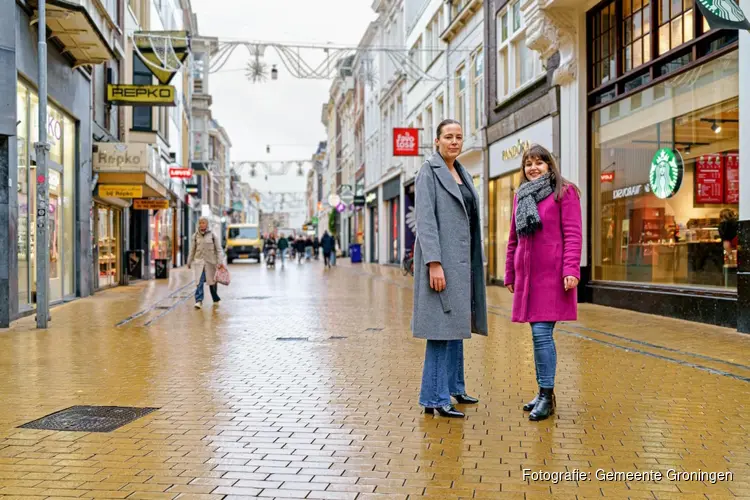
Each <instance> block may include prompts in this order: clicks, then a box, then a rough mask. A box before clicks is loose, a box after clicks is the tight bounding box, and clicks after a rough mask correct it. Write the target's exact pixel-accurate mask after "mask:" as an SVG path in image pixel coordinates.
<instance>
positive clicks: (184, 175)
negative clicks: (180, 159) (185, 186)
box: [169, 167, 193, 179]
mask: <svg viewBox="0 0 750 500" xmlns="http://www.w3.org/2000/svg"><path fill="white" fill-rule="evenodd" d="M192 176H193V169H192V168H182V167H169V177H171V178H172V179H190V178H191V177H192Z"/></svg>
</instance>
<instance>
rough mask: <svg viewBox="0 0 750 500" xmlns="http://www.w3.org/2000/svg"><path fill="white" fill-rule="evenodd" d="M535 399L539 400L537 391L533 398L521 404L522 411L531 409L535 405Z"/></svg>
mask: <svg viewBox="0 0 750 500" xmlns="http://www.w3.org/2000/svg"><path fill="white" fill-rule="evenodd" d="M540 392H541V389H540ZM537 401H539V393H537V395H536V396H534V399H532V400H531V401H529V402H528V403H526V404H525V405H523V411H531V410H533V409H534V407H535V406H536V403H537Z"/></svg>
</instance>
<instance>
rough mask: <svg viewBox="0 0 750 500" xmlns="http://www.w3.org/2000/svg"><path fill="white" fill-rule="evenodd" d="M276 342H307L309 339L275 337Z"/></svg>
mask: <svg viewBox="0 0 750 500" xmlns="http://www.w3.org/2000/svg"><path fill="white" fill-rule="evenodd" d="M276 340H280V341H283V342H307V341H308V340H309V339H308V338H307V337H276Z"/></svg>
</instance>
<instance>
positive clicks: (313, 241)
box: [312, 234, 320, 260]
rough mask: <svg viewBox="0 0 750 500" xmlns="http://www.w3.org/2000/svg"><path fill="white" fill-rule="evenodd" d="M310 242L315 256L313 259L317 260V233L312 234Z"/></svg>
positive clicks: (318, 245) (318, 246)
mask: <svg viewBox="0 0 750 500" xmlns="http://www.w3.org/2000/svg"><path fill="white" fill-rule="evenodd" d="M312 244H313V255H314V257H315V260H318V250H319V249H320V240H319V239H318V235H317V234H316V235H315V236H313V240H312Z"/></svg>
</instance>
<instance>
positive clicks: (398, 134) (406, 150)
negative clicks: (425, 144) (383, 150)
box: [393, 128, 419, 156]
mask: <svg viewBox="0 0 750 500" xmlns="http://www.w3.org/2000/svg"><path fill="white" fill-rule="evenodd" d="M393 156H419V130H418V129H416V128H394V129H393Z"/></svg>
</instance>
